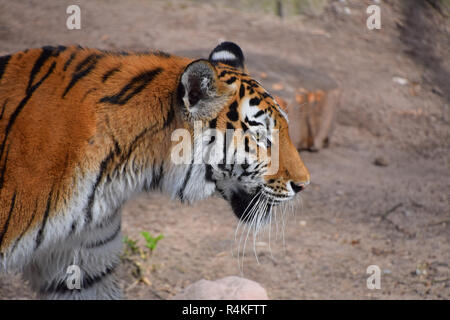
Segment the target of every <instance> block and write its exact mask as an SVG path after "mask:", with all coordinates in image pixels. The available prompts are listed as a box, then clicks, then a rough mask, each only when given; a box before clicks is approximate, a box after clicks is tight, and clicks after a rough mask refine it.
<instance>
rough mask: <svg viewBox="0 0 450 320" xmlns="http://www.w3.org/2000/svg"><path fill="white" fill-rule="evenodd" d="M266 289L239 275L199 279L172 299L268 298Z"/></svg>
mask: <svg viewBox="0 0 450 320" xmlns="http://www.w3.org/2000/svg"><path fill="white" fill-rule="evenodd" d="M268 299H269V298H268V297H267V292H266V290H265V289H264V288H263V287H262V286H261V285H260V284H259V283H257V282H255V281H252V280H249V279H245V278H241V277H235V276H230V277H225V278H222V279H219V280H215V281H210V280H205V279H202V280H199V281H197V282H195V283H193V284H191V285H189V286H187V287H186V288H185V289H183V290H182V291H181V292H180V293H178V294H176V295H175V296H173V297H172V300H268Z"/></svg>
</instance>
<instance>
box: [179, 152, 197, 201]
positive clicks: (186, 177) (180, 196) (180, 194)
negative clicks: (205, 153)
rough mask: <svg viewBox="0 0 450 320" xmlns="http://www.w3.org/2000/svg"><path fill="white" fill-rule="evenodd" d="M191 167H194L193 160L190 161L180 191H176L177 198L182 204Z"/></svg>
mask: <svg viewBox="0 0 450 320" xmlns="http://www.w3.org/2000/svg"><path fill="white" fill-rule="evenodd" d="M193 166H194V159H192V162H191V164H190V165H189V169H188V171H187V173H186V176H185V177H184V181H183V184H182V185H181V189H180V190H178V197H179V198H180V200H181V201H182V202H184V190H185V189H186V186H187V183H188V181H189V179H190V178H191V174H192V167H193Z"/></svg>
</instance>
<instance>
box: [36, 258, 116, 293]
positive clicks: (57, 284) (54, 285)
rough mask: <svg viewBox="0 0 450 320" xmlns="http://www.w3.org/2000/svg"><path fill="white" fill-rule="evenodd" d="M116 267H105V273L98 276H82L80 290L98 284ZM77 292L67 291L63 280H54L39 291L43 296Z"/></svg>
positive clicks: (75, 290)
mask: <svg viewBox="0 0 450 320" xmlns="http://www.w3.org/2000/svg"><path fill="white" fill-rule="evenodd" d="M116 267H117V264H114V265H112V266H109V267H106V269H105V271H103V272H101V273H100V274H98V275H95V276H91V275H86V276H84V277H83V279H82V281H81V290H83V289H89V288H90V287H92V286H93V285H95V284H97V283H99V282H100V281H102V279H103V278H104V277H106V276H108V275H110V274H112V273H113V272H114V270H115V269H116ZM79 291H80V290H77V289H69V288H68V287H67V283H66V281H65V279H57V280H54V281H52V282H51V283H50V284H49V285H47V286H46V287H44V288H41V289H40V292H41V293H43V294H45V293H54V292H59V293H75V292H79Z"/></svg>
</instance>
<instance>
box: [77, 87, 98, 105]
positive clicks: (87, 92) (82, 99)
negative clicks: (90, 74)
mask: <svg viewBox="0 0 450 320" xmlns="http://www.w3.org/2000/svg"><path fill="white" fill-rule="evenodd" d="M94 91H97V88H91V89H89V90H88V91H86V93H85V94H84V96H83V98H81V100H80V102H83V101H84V99H86V97H87V96H88V95H89V94H90V93H92V92H94Z"/></svg>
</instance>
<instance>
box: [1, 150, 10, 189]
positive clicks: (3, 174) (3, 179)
mask: <svg viewBox="0 0 450 320" xmlns="http://www.w3.org/2000/svg"><path fill="white" fill-rule="evenodd" d="M9 148H10V145H9V146H8V150H6V156H5V161H4V162H3V167H2V171H1V172H0V190H1V189H2V188H3V183H4V182H5V172H6V162H7V161H8V155H9Z"/></svg>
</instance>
